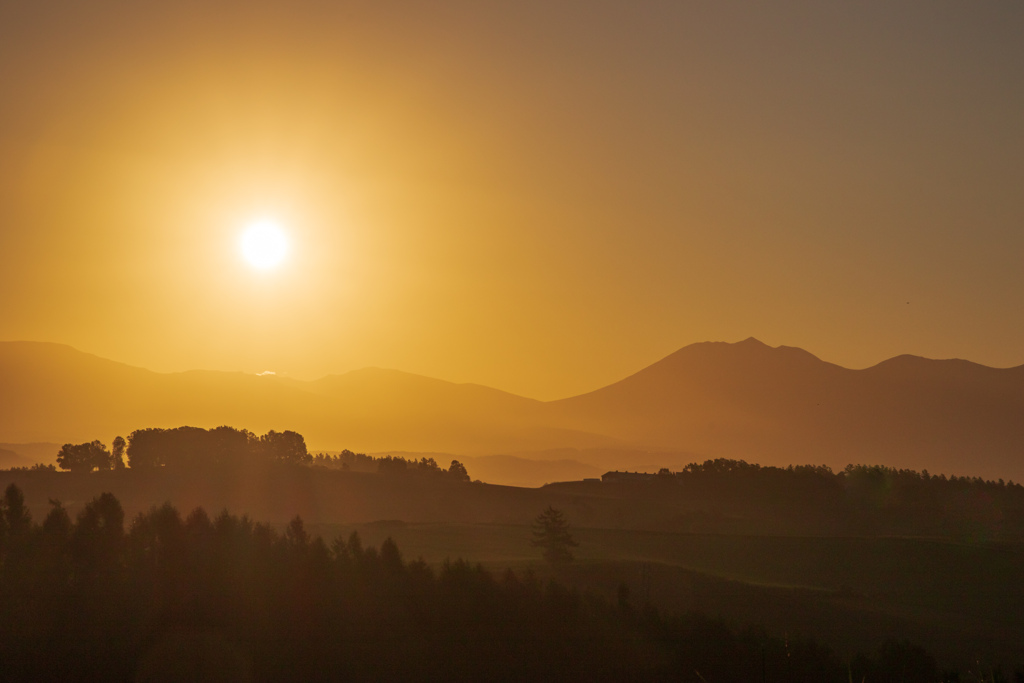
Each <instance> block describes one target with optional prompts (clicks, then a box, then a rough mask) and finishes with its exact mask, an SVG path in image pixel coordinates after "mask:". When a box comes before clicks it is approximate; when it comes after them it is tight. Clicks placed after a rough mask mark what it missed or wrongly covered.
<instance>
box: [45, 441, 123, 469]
mask: <svg viewBox="0 0 1024 683" xmlns="http://www.w3.org/2000/svg"><path fill="white" fill-rule="evenodd" d="M57 464H58V465H59V466H60V468H61V469H62V470H69V471H71V472H92V471H93V470H94V469H100V470H109V469H110V467H111V456H110V451H108V450H107V447H106V446H105V445H104V444H102V443H100V442H99V441H92V442H90V443H80V444H70V443H66V444H64V445H63V446H62V447H61V449H60V452H59V453H57Z"/></svg>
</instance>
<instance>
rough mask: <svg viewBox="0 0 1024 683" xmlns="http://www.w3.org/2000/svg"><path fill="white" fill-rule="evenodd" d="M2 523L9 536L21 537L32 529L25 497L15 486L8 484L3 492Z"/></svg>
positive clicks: (30, 516) (30, 515)
mask: <svg viewBox="0 0 1024 683" xmlns="http://www.w3.org/2000/svg"><path fill="white" fill-rule="evenodd" d="M3 511H4V522H5V525H6V530H7V533H8V534H9V535H10V536H12V537H13V536H23V535H25V534H27V533H28V532H29V531H30V530H31V528H32V514H31V513H30V512H29V511H28V508H27V507H25V495H24V494H23V493H22V492H21V489H20V488H18V486H17V484H10V485H9V486H8V487H7V489H6V490H5V491H4V500H3Z"/></svg>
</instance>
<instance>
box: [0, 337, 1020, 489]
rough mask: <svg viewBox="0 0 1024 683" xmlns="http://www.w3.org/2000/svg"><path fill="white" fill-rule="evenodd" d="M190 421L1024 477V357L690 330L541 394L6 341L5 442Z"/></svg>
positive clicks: (321, 440) (455, 445)
mask: <svg viewBox="0 0 1024 683" xmlns="http://www.w3.org/2000/svg"><path fill="white" fill-rule="evenodd" d="M182 424H191V425H195V426H201V427H215V426H218V425H222V424H234V425H239V424H244V425H246V426H248V427H249V428H250V429H253V430H255V431H257V432H263V431H267V430H270V429H277V430H280V429H294V430H297V431H299V432H301V433H302V434H304V435H305V436H306V439H307V442H308V443H309V444H310V445H311V446H312V447H313V448H314V449H318V448H319V449H333V450H340V449H341V448H351V449H355V450H360V451H366V452H382V451H410V452H440V453H453V454H456V455H477V456H480V455H494V454H512V453H517V454H520V455H522V454H530V453H534V454H538V453H541V452H543V451H548V452H555V451H557V452H558V453H559V455H558V456H557V459H571V460H576V461H579V462H580V463H582V464H584V465H590V466H598V467H604V468H606V469H614V468H619V469H636V468H638V467H648V466H650V464H651V462H652V461H653V460H657V459H658V454H661V455H660V457H661V459H662V461H663V464H664V465H666V466H669V467H678V466H681V465H682V464H683V462H690V461H695V460H696V461H700V460H704V459H711V458H719V457H723V458H732V459H744V460H747V461H754V462H761V463H764V464H786V463H791V462H810V463H823V464H827V465H829V466H831V467H833V468H834V469H842V468H843V467H844V466H845V465H846V464H848V463H851V462H869V463H879V464H884V465H888V466H893V467H897V468H910V469H916V470H924V469H927V470H929V471H931V472H934V473H939V472H942V473H946V474H959V475H970V476H983V477H986V478H992V479H997V478H1003V479H1014V480H1021V479H1024V366H1021V367H1016V368H1008V369H995V368H989V367H985V366H981V365H977V364H974V363H970V362H967V361H962V360H942V361H937V360H928V359H924V358H917V357H913V356H900V357H897V358H893V359H891V360H888V361H885V362H883V363H880V364H878V365H876V366H874V367H871V368H867V369H864V370H849V369H846V368H842V367H839V366H837V365H833V364H831V363H827V362H824V361H822V360H819V359H818V358H816V357H814V356H813V355H811V354H809V353H807V352H806V351H802V350H800V349H795V348H789V347H778V348H771V347H768V346H766V345H764V344H762V343H760V342H758V341H757V340H754V339H748V340H746V341H743V342H739V343H736V344H725V343H717V342H716V343H703V344H694V345H691V346H687V347H685V348H683V349H681V350H679V351H677V352H676V353H674V354H672V355H670V356H668V357H667V358H665V359H663V360H661V361H659V362H657V363H655V364H654V365H651V366H650V367H648V368H645V369H644V370H641V371H640V372H638V373H636V374H635V375H632V376H630V377H628V378H626V379H624V380H622V381H620V382H617V383H615V384H612V385H610V386H607V387H604V388H602V389H599V390H597V391H594V392H591V393H589V394H585V395H582V396H576V397H572V398H567V399H563V400H559V401H552V402H540V401H534V400H532V399H527V398H522V397H519V396H514V395H512V394H508V393H505V392H501V391H498V390H495V389H489V388H487V387H482V386H478V385H472V384H452V383H450V382H443V381H440V380H434V379H429V378H424V377H418V376H415V375H409V374H407V373H401V372H397V371H391V370H379V369H366V370H360V371H355V372H351V373H348V374H345V375H341V376H334V377H327V378H324V379H321V380H318V381H315V382H300V381H295V380H289V379H286V378H281V377H275V376H255V375H246V374H242V373H224V372H199V371H196V372H186V373H177V374H159V373H153V372H149V371H147V370H142V369H140V368H133V367H129V366H126V365H123V364H119V363H114V362H112V361H107V360H104V359H101V358H97V357H95V356H90V355H88V354H83V353H80V352H78V351H75V350H73V349H71V348H69V347H66V346H59V345H54V344H37V343H28V342H17V343H15V342H5V343H0V440H3V441H6V442H13V443H18V442H32V441H36V442H41V441H45V442H58V443H63V442H66V441H76V442H80V441H91V440H92V439H96V438H99V439H101V440H103V441H105V442H107V443H109V441H110V440H111V439H112V438H113V437H114V435H116V434H122V435H123V434H127V433H128V432H130V431H131V430H133V429H136V428H139V427H141V426H165V427H175V426H179V425H182ZM608 453H618V456H617V459H615V458H612V459H611V460H613V461H614V463H615V464H614V465H613V464H611V463H610V462H609V458H608V457H607V456H608ZM567 454H569V455H567ZM590 454H601V455H600V457H598V456H595V458H594V459H590V458H589V455H590ZM652 454H653V457H652ZM541 457H543V456H541ZM681 460H682V462H681Z"/></svg>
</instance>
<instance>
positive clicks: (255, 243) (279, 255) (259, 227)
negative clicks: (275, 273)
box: [242, 220, 288, 270]
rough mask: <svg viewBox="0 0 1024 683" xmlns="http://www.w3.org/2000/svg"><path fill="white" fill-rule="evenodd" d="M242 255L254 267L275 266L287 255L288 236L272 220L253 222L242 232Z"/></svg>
mask: <svg viewBox="0 0 1024 683" xmlns="http://www.w3.org/2000/svg"><path fill="white" fill-rule="evenodd" d="M242 256H243V257H244V258H245V260H246V261H247V262H248V263H249V265H251V266H253V267H254V268H259V269H260V270H270V269H271V268H276V267H277V266H279V265H281V263H282V262H283V261H284V259H285V257H287V256H288V236H287V235H285V233H284V231H283V230H281V228H280V227H278V225H277V224H276V223H274V222H273V221H270V220H262V221H258V222H256V223H253V224H252V225H250V226H249V227H248V228H246V230H245V232H244V233H243V234H242Z"/></svg>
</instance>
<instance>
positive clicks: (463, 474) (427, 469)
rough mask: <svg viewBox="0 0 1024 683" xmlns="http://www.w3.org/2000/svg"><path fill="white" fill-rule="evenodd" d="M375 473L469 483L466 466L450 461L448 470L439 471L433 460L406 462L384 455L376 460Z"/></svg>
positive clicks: (439, 467) (402, 459) (424, 459)
mask: <svg viewBox="0 0 1024 683" xmlns="http://www.w3.org/2000/svg"><path fill="white" fill-rule="evenodd" d="M376 461H377V471H378V472H379V473H381V474H387V475H402V474H418V475H427V476H438V477H441V476H446V477H449V478H450V479H453V480H455V481H469V472H467V471H466V466H465V465H463V464H462V463H461V462H459V461H458V460H452V462H451V465H449V466H448V469H446V470H445V469H441V466H440V465H438V464H437V461H436V460H434V459H433V458H420V459H419V460H406V459H405V458H402V457H392V456H390V455H385V456H384V457H382V458H376Z"/></svg>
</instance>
